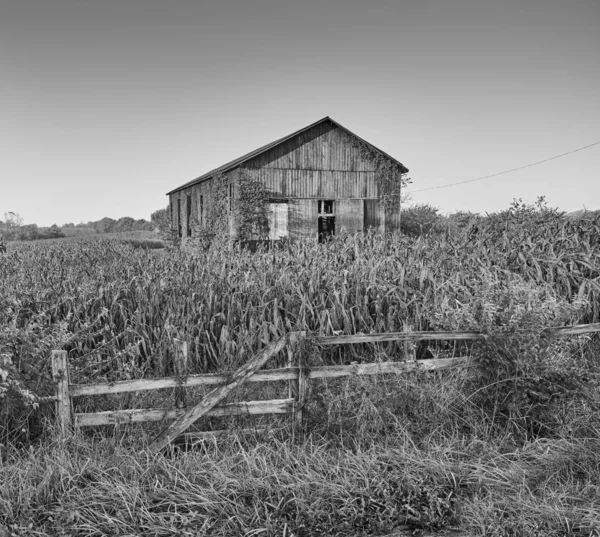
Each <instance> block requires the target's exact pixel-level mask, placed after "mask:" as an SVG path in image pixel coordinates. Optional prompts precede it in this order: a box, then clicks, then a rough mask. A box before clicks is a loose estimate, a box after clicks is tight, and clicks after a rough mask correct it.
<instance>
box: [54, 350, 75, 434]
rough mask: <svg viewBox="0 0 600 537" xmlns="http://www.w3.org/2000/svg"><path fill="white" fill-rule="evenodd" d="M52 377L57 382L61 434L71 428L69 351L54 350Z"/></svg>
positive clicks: (57, 414)
mask: <svg viewBox="0 0 600 537" xmlns="http://www.w3.org/2000/svg"><path fill="white" fill-rule="evenodd" d="M52 378H53V379H54V381H55V382H56V417H57V419H58V426H59V428H60V431H61V434H63V435H64V434H66V433H68V432H69V430H70V428H71V421H72V419H71V394H70V392H69V384H70V375H69V360H68V355H67V351H52Z"/></svg>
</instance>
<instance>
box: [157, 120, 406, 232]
mask: <svg viewBox="0 0 600 537" xmlns="http://www.w3.org/2000/svg"><path fill="white" fill-rule="evenodd" d="M407 172H408V169H407V168H406V167H405V166H404V165H403V164H402V163H400V162H399V161H397V160H396V159H394V158H393V157H391V156H389V155H388V154H386V153H384V152H383V151H381V150H380V149H378V148H376V147H375V146H373V145H372V144H370V143H368V142H367V141H365V140H363V139H362V138H360V137H359V136H357V135H356V134H354V133H353V132H351V131H350V130H348V129H347V128H345V127H343V126H342V125H340V124H339V123H338V122H337V121H334V120H333V119H331V118H330V117H325V118H323V119H321V120H319V121H317V122H315V123H313V124H311V125H308V126H307V127H304V128H303V129H300V130H298V131H296V132H294V133H292V134H290V135H288V136H285V137H283V138H280V139H278V140H276V141H274V142H272V143H270V144H267V145H265V146H263V147H260V148H259V149H256V150H255V151H252V152H251V153H248V154H247V155H244V156H242V157H239V158H237V159H235V160H233V161H231V162H228V163H227V164H224V165H223V166H220V167H219V168H216V169H214V170H212V171H210V172H208V173H205V174H204V175H201V176H200V177H197V178H196V179H193V180H192V181H189V182H188V183H186V184H184V185H182V186H180V187H178V188H175V189H174V190H171V191H170V192H169V193H168V194H167V195H168V196H169V210H170V217H171V223H172V231H173V233H174V234H176V235H178V236H179V237H180V238H181V239H182V243H185V242H187V241H189V240H190V239H194V238H212V237H215V236H216V235H219V236H225V237H227V238H229V239H232V240H241V241H256V240H280V239H284V238H289V239H301V238H313V239H315V240H320V241H323V240H326V239H327V238H328V237H329V236H331V235H340V234H348V233H356V232H360V231H366V230H368V229H377V230H380V231H383V232H392V231H395V230H397V229H398V228H399V225H400V199H401V189H402V187H403V185H404V184H405V183H406V181H407V179H406V175H405V174H406V173H407Z"/></svg>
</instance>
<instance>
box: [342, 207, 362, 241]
mask: <svg viewBox="0 0 600 537" xmlns="http://www.w3.org/2000/svg"><path fill="white" fill-rule="evenodd" d="M337 204H338V209H337V220H338V222H337V229H338V230H339V231H338V233H339V234H340V235H352V234H353V233H357V232H359V231H362V230H363V227H364V218H363V212H364V209H363V200H360V199H341V200H339V201H337Z"/></svg>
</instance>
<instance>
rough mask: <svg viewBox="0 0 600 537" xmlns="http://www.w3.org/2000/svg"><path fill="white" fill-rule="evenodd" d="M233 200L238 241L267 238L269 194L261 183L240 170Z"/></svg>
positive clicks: (243, 170) (245, 170)
mask: <svg viewBox="0 0 600 537" xmlns="http://www.w3.org/2000/svg"><path fill="white" fill-rule="evenodd" d="M236 194H237V196H236V199H235V204H234V206H235V227H236V230H237V238H238V239H239V240H242V241H245V240H251V239H261V240H262V239H268V238H269V216H268V209H269V192H268V190H267V188H266V187H265V185H264V184H263V183H262V182H261V181H257V180H256V179H254V178H253V177H252V176H251V175H250V173H249V172H248V170H247V169H245V168H241V169H240V171H239V175H238V189H237V193H236Z"/></svg>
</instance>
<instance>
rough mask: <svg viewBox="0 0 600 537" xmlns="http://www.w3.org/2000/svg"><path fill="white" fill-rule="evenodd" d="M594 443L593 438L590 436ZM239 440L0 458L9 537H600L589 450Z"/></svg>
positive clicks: (83, 444)
mask: <svg viewBox="0 0 600 537" xmlns="http://www.w3.org/2000/svg"><path fill="white" fill-rule="evenodd" d="M599 432H600V431H599ZM286 438H287V439H283V440H282V439H277V438H273V437H272V438H270V439H267V440H265V439H262V440H261V441H260V442H257V441H256V439H253V438H247V437H246V438H242V437H239V436H237V435H236V434H234V433H232V434H231V436H230V437H228V438H227V439H222V440H219V442H218V443H209V444H207V445H205V446H204V448H202V449H195V450H191V451H187V452H177V453H171V454H167V456H164V455H150V454H149V453H148V452H147V451H146V450H145V449H144V448H143V446H142V447H141V446H140V444H139V443H138V444H137V445H136V447H135V448H133V447H128V446H127V445H125V444H124V443H118V442H115V440H114V439H101V440H92V439H89V438H84V437H82V436H76V437H72V438H70V439H68V440H66V441H62V442H59V441H54V442H52V443H47V444H46V445H44V446H39V447H34V448H31V449H30V450H29V451H28V452H26V453H21V454H18V453H16V452H9V453H6V452H5V453H4V463H3V466H2V468H1V469H0V482H2V484H3V486H2V488H1V489H0V522H1V523H3V524H5V525H6V526H7V527H8V528H9V529H10V530H11V532H12V533H13V534H14V535H40V534H43V532H46V533H49V534H53V535H57V534H71V535H90V536H92V535H214V536H217V535H219V536H220V535H223V536H225V535H227V536H236V535H265V536H290V537H291V536H297V537H301V536H311V537H312V536H319V535H331V536H337V535H339V536H341V535H344V536H348V535H385V534H388V533H389V532H392V531H393V530H397V529H400V528H404V529H406V528H429V529H434V530H435V529H442V528H450V527H460V528H461V529H462V530H464V531H465V532H467V533H468V534H471V535H523V536H529V535H539V536H542V535H544V536H546V535H557V536H558V535H561V536H563V535H565V536H568V535H573V536H579V535H600V505H599V504H598V498H599V497H600V486H599V483H600V440H598V435H596V438H595V439H594V440H592V439H589V440H586V439H579V440H572V441H569V440H567V439H555V440H537V441H533V442H530V443H527V444H525V445H523V446H522V447H521V448H519V449H515V447H514V444H513V443H512V441H511V439H510V436H509V435H506V437H504V438H496V439H494V440H493V442H492V441H484V440H478V439H469V440H466V439H461V438H458V437H454V438H445V439H444V438H435V437H432V438H431V439H430V440H429V442H428V443H427V445H426V446H425V447H417V446H416V445H414V444H413V442H412V441H411V440H410V438H409V436H408V435H406V434H402V433H401V432H396V433H395V434H394V435H389V436H388V437H387V438H386V439H385V440H384V441H382V439H379V441H378V442H377V443H374V444H371V445H366V444H365V445H358V444H357V443H356V442H355V443H343V442H332V441H331V440H326V439H324V438H317V437H309V438H307V439H304V440H302V441H295V442H294V441H293V440H291V439H290V437H289V436H288V437H286Z"/></svg>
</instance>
